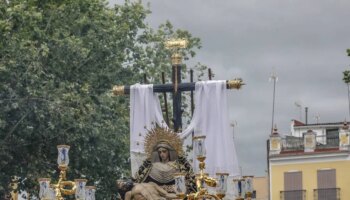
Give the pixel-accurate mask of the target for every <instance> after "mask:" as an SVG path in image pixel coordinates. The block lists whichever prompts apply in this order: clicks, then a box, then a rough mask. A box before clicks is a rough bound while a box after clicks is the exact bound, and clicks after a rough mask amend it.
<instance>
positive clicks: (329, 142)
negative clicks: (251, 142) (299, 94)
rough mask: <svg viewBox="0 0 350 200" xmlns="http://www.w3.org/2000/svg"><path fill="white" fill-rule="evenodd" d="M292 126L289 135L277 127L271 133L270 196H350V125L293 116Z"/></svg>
mask: <svg viewBox="0 0 350 200" xmlns="http://www.w3.org/2000/svg"><path fill="white" fill-rule="evenodd" d="M291 129H292V130H291V134H290V135H288V136H284V137H282V136H281V135H280V134H279V133H278V132H277V129H275V130H274V132H273V133H272V135H271V136H270V140H269V152H268V154H269V155H268V163H269V164H268V165H269V190H270V194H269V195H270V199H271V200H299V199H300V200H340V199H344V200H348V199H350V173H349V172H350V154H349V133H350V132H349V127H348V125H347V124H346V123H323V124H308V125H306V124H303V123H301V122H299V121H296V120H293V121H292V126H291Z"/></svg>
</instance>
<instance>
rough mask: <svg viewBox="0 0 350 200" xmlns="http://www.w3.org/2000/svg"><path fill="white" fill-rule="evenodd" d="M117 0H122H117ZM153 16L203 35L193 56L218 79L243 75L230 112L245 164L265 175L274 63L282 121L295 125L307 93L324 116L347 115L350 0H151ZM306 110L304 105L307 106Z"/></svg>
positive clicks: (282, 126)
mask: <svg viewBox="0 0 350 200" xmlns="http://www.w3.org/2000/svg"><path fill="white" fill-rule="evenodd" d="M110 2H111V4H112V3H115V2H121V0H118V1H110ZM150 3H151V8H150V9H151V11H152V12H153V13H152V14H151V15H150V16H149V18H148V19H147V20H148V23H149V24H150V25H151V26H152V27H154V28H156V27H158V26H159V25H160V24H161V23H163V22H165V21H166V20H170V21H171V22H172V23H173V25H174V26H175V27H176V28H181V29H187V30H189V31H190V32H191V33H192V34H193V35H194V36H197V37H199V38H201V39H202V44H203V48H202V49H201V50H199V51H198V54H197V57H196V58H195V59H193V60H191V61H189V62H188V64H189V65H192V64H193V63H196V62H201V63H203V64H207V65H208V66H210V67H212V69H213V71H214V73H215V74H216V77H215V78H216V79H232V78H234V77H242V78H243V79H244V80H245V82H246V83H247V85H246V86H245V87H243V89H242V90H240V91H231V92H230V94H229V102H230V111H231V113H230V118H231V120H235V121H237V123H238V124H237V127H236V128H235V132H236V137H235V143H236V146H237V147H236V148H237V152H238V156H239V161H240V165H241V166H242V168H243V172H244V173H246V174H253V175H264V174H265V170H266V151H265V150H266V146H265V142H266V139H267V138H268V135H269V134H270V129H271V112H272V83H271V82H269V81H268V79H269V76H270V74H271V72H272V68H273V67H274V68H275V69H276V72H277V74H278V77H279V81H278V83H277V87H276V109H275V111H276V115H275V123H276V124H277V126H278V127H279V130H280V133H283V134H289V133H290V122H291V119H293V118H299V115H300V114H299V110H298V108H297V107H296V106H295V105H294V102H295V101H301V102H302V104H303V106H308V107H309V108H310V112H309V122H315V118H314V116H315V115H318V114H319V115H320V116H321V119H320V120H321V122H336V121H342V120H344V118H345V117H347V118H349V117H348V102H347V87H346V85H345V84H344V83H343V81H342V71H344V70H345V69H349V65H350V57H347V56H346V52H345V51H346V49H347V48H350V26H349V19H350V12H349V9H350V1H348V0H337V1H329V0H309V1H304V0H284V1H280V0H264V1H262V0H235V1H232V0H220V1H217V0H152V1H150ZM145 4H146V2H145ZM303 118H304V113H303Z"/></svg>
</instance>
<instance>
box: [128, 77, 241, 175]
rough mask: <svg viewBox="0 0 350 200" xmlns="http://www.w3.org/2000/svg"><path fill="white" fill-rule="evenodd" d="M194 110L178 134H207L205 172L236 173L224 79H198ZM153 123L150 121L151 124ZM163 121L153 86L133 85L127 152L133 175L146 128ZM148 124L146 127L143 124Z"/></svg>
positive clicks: (234, 151) (138, 163)
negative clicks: (189, 121)
mask: <svg viewBox="0 0 350 200" xmlns="http://www.w3.org/2000/svg"><path fill="white" fill-rule="evenodd" d="M195 107H196V109H195V111H194V115H193V118H192V121H191V123H190V124H189V126H188V127H187V128H186V130H184V131H183V132H182V133H179V134H180V137H181V138H186V137H187V136H189V135H190V134H191V133H192V131H194V132H195V135H199V134H200V135H206V137H207V138H206V147H207V159H206V172H208V173H209V174H210V175H214V174H215V173H216V172H226V173H230V175H231V176H236V175H239V168H238V162H237V155H236V149H235V146H234V142H233V135H232V132H231V131H230V125H229V118H228V106H227V89H226V81H201V82H197V83H196V88H195ZM152 122H153V123H152ZM154 123H157V124H158V125H160V126H163V127H167V125H166V124H165V123H164V120H163V115H162V111H161V108H160V104H159V99H158V97H157V95H155V94H154V93H153V86H152V85H139V84H137V85H133V86H131V91H130V153H131V166H132V167H131V168H132V174H135V172H136V170H137V169H138V167H139V166H140V165H141V158H143V157H144V156H142V155H144V135H145V134H146V132H147V129H149V128H151V127H152V126H154V125H155V124H154ZM145 126H146V127H147V129H145V128H144V127H145Z"/></svg>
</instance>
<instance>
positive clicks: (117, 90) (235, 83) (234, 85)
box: [113, 79, 245, 95]
mask: <svg viewBox="0 0 350 200" xmlns="http://www.w3.org/2000/svg"><path fill="white" fill-rule="evenodd" d="M195 85H196V83H195V82H193V83H179V84H178V85H177V86H178V88H177V90H178V91H180V92H184V91H193V90H194V89H195ZM242 85H245V84H244V83H243V81H242V79H234V80H227V81H226V87H227V89H240V88H241V87H242ZM153 92H156V93H161V92H174V84H172V83H166V84H155V85H153ZM113 94H114V95H127V94H130V86H129V85H125V86H114V87H113Z"/></svg>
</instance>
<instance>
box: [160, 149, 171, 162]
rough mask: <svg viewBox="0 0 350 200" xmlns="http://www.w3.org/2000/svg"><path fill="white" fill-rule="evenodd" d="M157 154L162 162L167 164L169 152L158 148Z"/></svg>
mask: <svg viewBox="0 0 350 200" xmlns="http://www.w3.org/2000/svg"><path fill="white" fill-rule="evenodd" d="M158 154H159V157H160V159H161V161H162V162H168V161H169V151H168V149H166V148H163V147H160V148H159V149H158Z"/></svg>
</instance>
